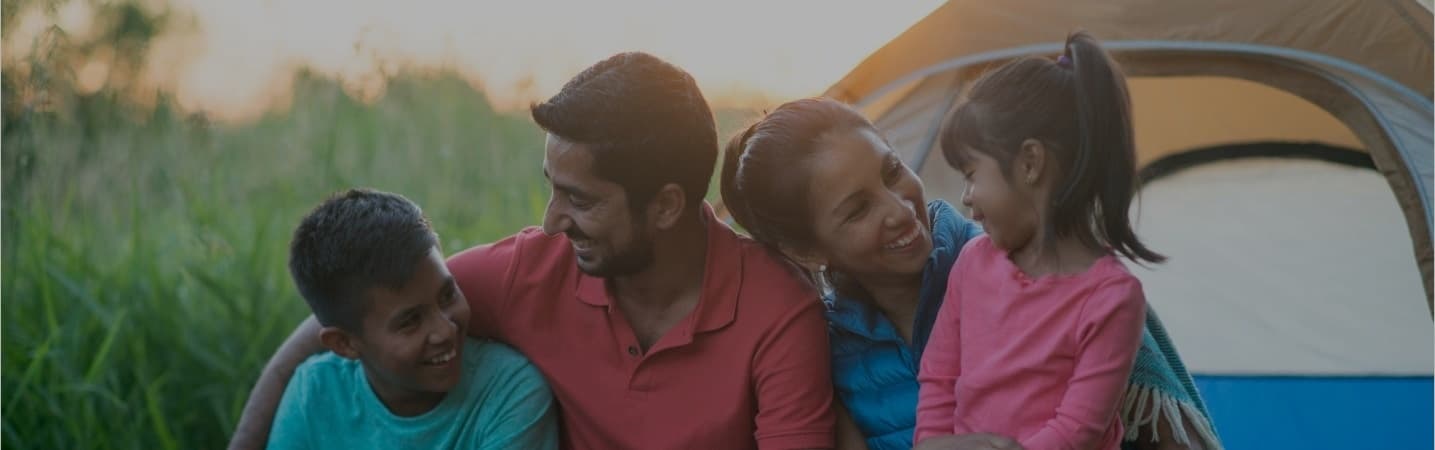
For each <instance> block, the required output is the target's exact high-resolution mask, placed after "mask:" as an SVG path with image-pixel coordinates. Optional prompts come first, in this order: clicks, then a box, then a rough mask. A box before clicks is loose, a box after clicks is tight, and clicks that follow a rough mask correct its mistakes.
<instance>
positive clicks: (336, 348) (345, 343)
mask: <svg viewBox="0 0 1435 450" xmlns="http://www.w3.org/2000/svg"><path fill="white" fill-rule="evenodd" d="M319 341H320V342H323V343H324V347H326V348H328V349H329V351H331V352H334V354H336V355H339V356H342V357H345V358H349V359H359V348H358V345H359V342H357V341H358V337H356V336H353V335H350V334H349V333H348V332H346V331H344V330H341V329H339V327H324V328H323V329H321V330H319Z"/></svg>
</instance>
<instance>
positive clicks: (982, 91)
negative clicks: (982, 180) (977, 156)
mask: <svg viewBox="0 0 1435 450" xmlns="http://www.w3.org/2000/svg"><path fill="white" fill-rule="evenodd" d="M1027 139H1036V140H1038V141H1040V142H1041V143H1042V145H1043V146H1044V147H1045V148H1046V149H1047V150H1048V151H1049V155H1052V156H1054V157H1055V158H1054V159H1055V160H1056V165H1057V168H1058V169H1059V173H1060V175H1059V176H1058V177H1057V184H1056V185H1055V189H1056V190H1055V191H1054V192H1053V196H1052V197H1051V203H1050V204H1049V205H1046V206H1045V207H1046V208H1047V212H1048V217H1050V220H1049V221H1048V223H1047V224H1046V227H1047V228H1046V230H1044V232H1045V233H1048V235H1054V236H1057V237H1069V236H1075V237H1076V238H1077V239H1080V240H1081V242H1082V243H1084V244H1086V245H1089V246H1092V247H1096V248H1102V247H1107V246H1109V247H1111V248H1112V249H1113V250H1115V251H1116V252H1118V253H1120V254H1121V255H1122V256H1125V257H1126V258H1128V259H1131V260H1133V261H1147V262H1154V263H1159V262H1162V261H1165V260H1166V257H1165V256H1162V255H1160V254H1158V253H1156V252H1154V251H1152V250H1151V249H1149V248H1146V246H1145V244H1142V243H1141V241H1140V240H1138V239H1137V238H1136V233H1135V232H1134V231H1133V230H1132V229H1131V221H1130V217H1129V215H1128V214H1129V210H1130V208H1131V198H1132V196H1133V195H1134V194H1135V190H1136V145H1135V141H1134V140H1133V138H1132V131H1131V100H1130V97H1129V96H1128V95H1127V93H1126V77H1125V76H1124V75H1122V73H1121V69H1120V68H1119V67H1118V66H1117V65H1116V63H1115V62H1114V61H1112V60H1111V58H1110V56H1108V55H1107V53H1106V51H1105V50H1103V49H1102V48H1101V44H1100V43H1099V42H1098V41H1097V40H1096V38H1094V37H1092V36H1091V35H1090V34H1088V33H1086V32H1084V31H1079V32H1076V33H1072V34H1071V35H1070V36H1068V37H1067V38H1066V45H1065V48H1064V50H1063V51H1062V55H1061V57H1059V58H1058V59H1057V60H1056V61H1052V60H1050V59H1047V58H1034V57H1030V58H1023V59H1020V60H1017V61H1013V62H1011V63H1009V64H1006V65H1004V66H1002V67H1000V68H998V69H996V70H995V71H993V72H991V73H989V74H987V75H985V76H983V77H982V78H981V79H980V80H978V81H977V82H976V83H975V84H974V85H973V86H972V88H971V90H970V91H969V92H968V93H967V99H966V101H964V102H963V103H962V104H961V105H959V106H957V107H956V108H955V109H953V110H952V112H951V114H950V115H949V116H948V117H947V120H946V123H945V127H944V129H943V131H942V135H941V145H942V154H943V155H944V156H946V159H947V163H948V164H950V165H952V166H954V167H956V166H961V165H963V163H965V162H967V161H968V158H970V157H971V154H970V152H972V151H979V152H982V153H983V154H986V155H987V156H990V157H991V158H993V159H995V160H996V161H997V162H998V163H999V164H1000V166H1001V169H1002V173H1003V174H1004V176H1006V177H1010V176H1011V162H1012V160H1013V158H1014V156H1015V155H1016V154H1017V151H1018V150H1019V149H1020V148H1021V145H1022V142H1023V141H1025V140H1027ZM1007 182H1011V180H1010V179H1009V178H1008V180H1007Z"/></svg>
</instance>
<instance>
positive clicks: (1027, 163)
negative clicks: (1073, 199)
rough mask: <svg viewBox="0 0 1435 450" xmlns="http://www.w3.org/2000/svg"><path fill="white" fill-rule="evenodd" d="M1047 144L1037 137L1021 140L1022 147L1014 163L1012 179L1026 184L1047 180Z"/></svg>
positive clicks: (1032, 184) (1030, 184)
mask: <svg viewBox="0 0 1435 450" xmlns="http://www.w3.org/2000/svg"><path fill="white" fill-rule="evenodd" d="M1048 156H1049V155H1048V154H1047V152H1046V144H1042V143H1041V141H1039V140H1036V139H1027V140H1025V141H1022V142H1021V149H1019V150H1017V155H1016V160H1015V161H1014V162H1015V164H1012V171H1013V172H1015V173H1013V174H1012V180H1014V181H1016V182H1018V183H1021V184H1023V185H1026V186H1036V185H1038V184H1041V183H1043V182H1046V181H1047V180H1046V179H1045V178H1044V176H1045V175H1046V169H1047V167H1046V165H1047V160H1048Z"/></svg>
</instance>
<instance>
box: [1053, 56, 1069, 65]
mask: <svg viewBox="0 0 1435 450" xmlns="http://www.w3.org/2000/svg"><path fill="white" fill-rule="evenodd" d="M1056 65H1058V66H1061V67H1071V58H1068V57H1066V55H1064V54H1063V55H1061V56H1058V57H1056Z"/></svg>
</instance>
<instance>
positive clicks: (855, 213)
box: [808, 129, 932, 281]
mask: <svg viewBox="0 0 1435 450" xmlns="http://www.w3.org/2000/svg"><path fill="white" fill-rule="evenodd" d="M818 148H819V150H818V153H817V155H816V156H815V157H813V158H812V159H811V161H809V163H808V164H809V166H808V167H809V169H810V170H811V171H812V172H811V176H810V177H809V183H810V184H809V185H808V200H809V205H810V206H811V213H812V221H813V222H812V223H813V230H814V234H815V236H816V238H817V239H816V240H817V248H816V249H814V251H812V252H811V253H812V254H813V255H812V256H815V257H816V258H815V259H817V260H819V261H821V262H823V263H825V264H827V265H828V267H830V268H831V269H834V270H838V271H841V272H843V273H846V274H848V275H849V276H852V277H855V278H856V279H857V280H859V281H861V280H873V279H880V278H891V277H897V278H906V277H911V276H918V277H920V276H921V273H922V268H923V267H924V266H925V265H926V263H927V257H928V256H929V255H930V254H931V252H932V236H931V222H930V219H929V218H928V217H927V208H926V201H925V200H924V199H923V193H922V182H921V180H918V179H917V175H916V174H914V173H912V171H911V170H910V169H908V168H907V166H906V165H905V164H903V163H902V160H901V158H899V157H898V156H897V154H896V153H895V152H893V151H892V149H891V148H890V147H889V146H888V145H887V143H886V142H885V141H883V140H882V138H881V137H879V136H878V135H877V132H876V131H875V130H871V129H857V130H844V131H837V132H832V133H828V134H827V135H824V136H823V137H822V138H821V139H820V141H819V142H818Z"/></svg>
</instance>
